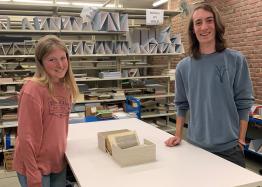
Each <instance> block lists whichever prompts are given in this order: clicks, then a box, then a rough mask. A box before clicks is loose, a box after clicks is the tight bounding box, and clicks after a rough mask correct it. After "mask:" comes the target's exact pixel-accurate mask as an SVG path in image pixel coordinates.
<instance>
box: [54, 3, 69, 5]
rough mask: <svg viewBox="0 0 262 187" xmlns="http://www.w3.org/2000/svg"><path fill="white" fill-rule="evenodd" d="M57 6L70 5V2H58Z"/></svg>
mask: <svg viewBox="0 0 262 187" xmlns="http://www.w3.org/2000/svg"><path fill="white" fill-rule="evenodd" d="M56 4H58V5H70V3H69V2H56Z"/></svg>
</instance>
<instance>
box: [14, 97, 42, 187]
mask: <svg viewBox="0 0 262 187" xmlns="http://www.w3.org/2000/svg"><path fill="white" fill-rule="evenodd" d="M20 97H21V98H20V103H19V116H18V136H19V141H20V142H19V144H20V147H21V150H23V154H22V155H21V157H22V158H21V159H22V160H23V161H24V165H25V168H26V177H27V185H28V187H41V186H42V174H41V172H40V170H39V169H38V166H37V156H38V153H39V150H40V145H41V141H42V134H43V126H42V114H41V110H42V108H41V106H40V104H39V103H38V102H36V100H35V99H34V98H33V97H32V96H31V95H29V94H27V93H23V94H22V95H20Z"/></svg>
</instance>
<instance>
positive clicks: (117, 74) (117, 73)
mask: <svg viewBox="0 0 262 187" xmlns="http://www.w3.org/2000/svg"><path fill="white" fill-rule="evenodd" d="M99 78H100V79H105V78H121V72H120V71H114V72H100V73H99Z"/></svg>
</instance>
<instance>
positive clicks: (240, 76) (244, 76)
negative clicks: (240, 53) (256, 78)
mask: <svg viewBox="0 0 262 187" xmlns="http://www.w3.org/2000/svg"><path fill="white" fill-rule="evenodd" d="M238 65H239V66H238V69H237V72H236V76H235V81H234V100H235V103H236V107H237V111H238V115H239V119H240V120H245V121H248V114H249V110H250V108H251V107H252V105H253V102H254V97H253V87H252V82H251V79H250V75H249V70H248V66H247V61H246V58H245V57H243V58H242V59H241V63H239V64H238Z"/></svg>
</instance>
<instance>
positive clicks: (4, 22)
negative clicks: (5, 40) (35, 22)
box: [0, 16, 10, 30]
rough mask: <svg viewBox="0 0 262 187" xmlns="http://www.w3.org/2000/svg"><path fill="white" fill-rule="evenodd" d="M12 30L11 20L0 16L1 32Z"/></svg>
mask: <svg viewBox="0 0 262 187" xmlns="http://www.w3.org/2000/svg"><path fill="white" fill-rule="evenodd" d="M9 29H10V18H9V17H8V16H0V30H9Z"/></svg>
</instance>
